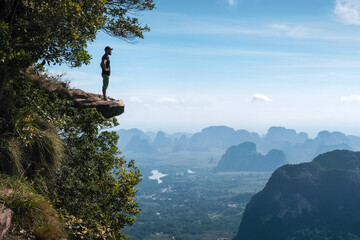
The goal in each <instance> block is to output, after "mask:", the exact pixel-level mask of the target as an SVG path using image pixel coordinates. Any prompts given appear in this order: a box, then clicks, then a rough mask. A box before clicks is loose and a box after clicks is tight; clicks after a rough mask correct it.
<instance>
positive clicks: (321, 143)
mask: <svg viewBox="0 0 360 240" xmlns="http://www.w3.org/2000/svg"><path fill="white" fill-rule="evenodd" d="M118 134H119V136H120V140H119V148H120V150H122V151H124V152H142V153H144V152H156V151H157V152H178V151H200V152H204V151H211V150H219V151H224V152H225V151H226V150H227V149H228V148H229V147H231V146H234V145H239V144H241V143H243V142H253V143H255V144H256V146H257V149H258V151H259V152H260V153H262V154H266V153H268V152H269V151H270V150H272V149H277V150H281V151H283V152H284V153H285V156H286V159H287V161H288V162H290V163H299V162H307V161H309V159H313V158H314V157H315V156H317V155H319V154H321V153H324V152H328V151H332V150H336V149H346V150H356V151H357V150H360V137H358V136H353V135H345V134H344V133H341V132H328V131H322V132H319V134H318V136H317V137H316V138H314V139H310V138H309V137H308V134H306V133H304V132H300V133H297V132H296V131H295V130H293V129H286V128H284V127H271V128H269V130H268V132H267V134H266V135H265V136H264V137H260V135H259V134H258V133H254V132H249V131H247V130H234V129H233V128H229V127H226V126H212V127H208V128H204V129H203V130H201V132H197V133H195V134H189V133H175V134H168V133H166V132H163V131H159V132H157V133H154V132H143V131H141V130H139V129H130V130H125V129H121V130H119V131H118ZM134 137H135V139H133V141H131V140H132V138H134ZM140 141H141V143H140ZM144 145H148V147H147V148H146V149H147V150H144V149H142V147H141V146H144ZM149 146H151V148H149Z"/></svg>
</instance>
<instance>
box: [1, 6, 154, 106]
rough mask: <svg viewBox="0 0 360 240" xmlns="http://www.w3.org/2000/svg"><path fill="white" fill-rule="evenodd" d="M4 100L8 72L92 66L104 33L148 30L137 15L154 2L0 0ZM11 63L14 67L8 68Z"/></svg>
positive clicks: (138, 34) (131, 35)
mask: <svg viewBox="0 0 360 240" xmlns="http://www.w3.org/2000/svg"><path fill="white" fill-rule="evenodd" d="M0 6H1V8H0V9H1V10H0V37H1V40H0V69H1V76H0V80H1V84H0V99H1V97H2V94H3V91H4V88H5V85H6V83H7V81H8V76H9V75H14V74H16V73H17V72H18V71H19V70H21V69H25V68H26V67H28V66H30V65H31V64H33V63H36V62H38V61H42V63H43V64H45V63H47V64H52V63H53V64H62V63H66V64H69V65H70V66H72V67H79V66H81V65H82V64H88V63H89V61H90V58H91V57H90V55H89V53H88V52H87V50H86V48H87V44H88V42H91V41H94V39H95V38H96V34H97V33H98V32H99V31H104V32H106V33H107V34H109V35H111V36H114V37H118V38H121V39H127V40H133V39H135V38H143V37H144V36H143V32H145V31H149V30H150V28H149V27H148V26H147V25H142V24H141V23H140V22H139V19H138V18H137V15H138V13H139V12H142V11H145V10H152V9H153V8H154V3H153V0H86V1H83V0H57V1H49V0H0ZM8 66H11V69H9V68H8Z"/></svg>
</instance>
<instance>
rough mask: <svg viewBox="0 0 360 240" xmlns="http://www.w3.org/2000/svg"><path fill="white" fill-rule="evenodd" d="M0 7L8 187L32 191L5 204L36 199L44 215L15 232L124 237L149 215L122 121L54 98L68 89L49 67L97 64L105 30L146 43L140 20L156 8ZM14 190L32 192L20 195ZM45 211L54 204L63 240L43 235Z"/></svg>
mask: <svg viewBox="0 0 360 240" xmlns="http://www.w3.org/2000/svg"><path fill="white" fill-rule="evenodd" d="M0 5H1V6H2V7H1V9H0V173H1V174H3V175H1V176H0V180H1V181H5V180H6V179H7V180H6V183H7V185H9V189H11V191H13V192H14V193H15V192H17V190H16V189H23V190H22V192H23V193H24V194H15V195H14V194H12V195H6V194H5V195H4V194H2V195H1V201H2V203H3V204H4V206H5V207H8V208H12V209H13V211H15V212H16V211H17V210H16V209H22V207H25V206H26V204H27V203H29V202H31V201H32V200H31V201H30V200H29V201H28V197H30V196H31V199H35V200H36V201H34V204H35V205H34V209H36V211H35V210H34V211H32V210H31V208H30V210H29V211H30V212H29V215H26V216H30V217H29V218H26V217H24V218H22V217H21V215H18V219H17V220H16V225H17V226H18V227H19V228H26V229H28V230H30V231H31V232H32V233H33V234H34V236H35V237H36V238H38V239H61V238H63V237H64V236H65V235H67V236H66V238H67V239H125V238H126V236H125V235H124V234H123V233H122V229H123V227H124V226H125V225H131V224H132V223H133V221H134V220H135V216H136V215H137V214H138V212H139V211H140V210H139V209H138V208H137V203H136V202H135V201H134V195H135V193H136V190H135V189H134V186H135V185H136V184H137V183H138V182H139V181H140V172H139V170H138V169H137V168H136V167H135V165H134V162H133V161H130V162H126V161H125V160H124V158H123V157H121V156H120V154H121V153H120V152H119V151H118V148H117V147H116V143H117V140H118V136H117V135H116V133H115V132H109V131H107V129H110V128H112V127H114V126H116V125H117V121H116V119H115V118H113V119H105V118H104V117H103V116H102V115H101V114H100V113H98V112H97V111H96V109H84V110H79V109H77V108H75V107H74V106H73V103H72V102H71V101H68V100H66V99H65V98H64V97H63V96H62V94H61V91H57V92H54V91H52V90H51V89H52V86H61V87H63V88H67V86H66V83H64V82H61V80H60V79H59V78H58V77H56V76H49V75H47V74H46V72H45V71H44V68H43V65H44V64H51V63H53V64H61V63H66V64H69V65H71V66H74V67H77V66H81V65H82V64H87V63H89V61H90V56H89V54H88V52H87V51H86V47H87V43H88V42H89V41H90V42H91V41H93V40H94V39H95V37H96V34H97V32H98V31H100V30H102V31H105V32H106V33H108V34H109V35H111V36H115V37H119V38H123V39H126V40H132V39H134V38H137V37H140V38H143V32H144V31H148V30H149V27H148V26H147V25H142V24H141V23H140V22H139V21H138V19H137V18H136V15H134V13H136V12H140V11H144V10H151V9H153V7H154V4H153V0H124V1H123V0H121V1H120V0H114V1H113V0H106V1H105V0H104V1H97V0H87V1H73V0H59V1H45V0H0ZM36 63H41V64H36ZM8 176H11V178H8ZM9 179H10V180H9ZM15 182H16V183H19V184H18V185H19V186H23V187H22V188H20V187H18V188H16V189H15V188H12V184H11V183H15ZM20 183H21V184H20ZM18 185H16V186H18ZM14 186H15V185H14ZM28 186H31V187H28ZM38 200H39V201H38ZM42 203H43V204H42ZM37 204H40V205H44V206H45V205H46V206H47V207H46V209H48V212H50V213H51V214H50V215H49V216H51V221H53V220H54V219H56V221H58V223H59V224H58V225H57V227H55V228H54V229H56V231H58V233H59V234H53V237H52V238H49V237H44V234H43V233H44V231H38V230H36V229H38V228H37V224H36V222H34V219H36V218H37V217H36V216H40V215H38V213H39V211H40V212H42V210H39V209H41V208H38V205H37ZM44 211H45V210H44ZM22 219H23V220H24V221H22ZM38 219H39V218H38ZM40 219H41V222H42V223H46V222H47V221H50V220H49V219H50V218H48V217H40ZM54 231H55V230H54ZM41 232H42V233H41ZM45 232H46V231H45Z"/></svg>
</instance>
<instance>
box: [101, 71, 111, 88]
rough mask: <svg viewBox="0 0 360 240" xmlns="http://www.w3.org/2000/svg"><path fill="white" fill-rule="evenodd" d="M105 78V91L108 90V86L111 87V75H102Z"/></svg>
mask: <svg viewBox="0 0 360 240" xmlns="http://www.w3.org/2000/svg"><path fill="white" fill-rule="evenodd" d="M101 76H102V77H103V88H104V89H107V88H108V86H109V77H110V76H109V75H106V74H102V75H101Z"/></svg>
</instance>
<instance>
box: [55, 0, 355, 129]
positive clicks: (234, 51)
mask: <svg viewBox="0 0 360 240" xmlns="http://www.w3.org/2000/svg"><path fill="white" fill-rule="evenodd" d="M155 3H156V9H155V10H153V11H151V12H147V13H144V14H141V15H140V16H139V18H140V19H141V21H142V22H144V23H147V24H148V25H149V26H150V27H151V29H152V30H151V32H149V33H146V34H145V39H143V40H139V41H137V42H136V43H128V42H126V41H123V40H119V39H116V38H111V37H108V36H106V35H105V34H103V33H99V35H98V38H97V39H96V41H95V42H94V43H92V44H91V45H90V46H89V51H90V53H91V54H92V56H93V59H92V61H91V64H90V65H88V66H83V67H81V68H78V69H68V68H66V66H61V67H51V68H49V70H50V71H51V72H59V71H60V72H66V78H68V79H69V80H70V81H71V86H72V87H75V88H82V89H83V90H85V91H90V92H94V93H99V94H100V93H101V86H102V78H101V76H100V72H101V70H100V67H99V63H100V60H101V56H102V54H103V52H104V47H105V46H106V45H109V46H111V47H113V48H114V50H113V55H112V56H111V58H110V59H111V67H112V75H111V77H110V85H109V89H108V93H109V95H110V97H113V98H116V99H123V100H124V102H125V113H124V114H123V115H121V116H120V117H119V122H120V128H126V129H128V128H134V127H136V128H139V129H141V130H144V131H148V130H153V131H157V130H165V131H167V132H177V131H186V132H195V131H199V130H201V129H202V128H204V127H208V126H211V125H226V126H230V127H233V128H235V129H247V130H251V131H256V132H259V133H265V132H266V131H267V129H268V128H269V127H270V126H284V127H287V128H294V129H296V130H297V131H306V132H308V133H310V134H313V135H314V134H316V133H317V132H318V131H320V130H325V129H326V130H330V131H343V132H345V133H347V134H355V135H360V0H291V1H289V0H171V1H169V0H155Z"/></svg>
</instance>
